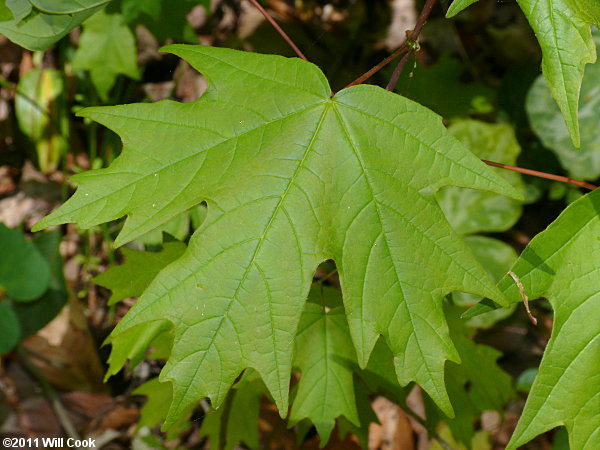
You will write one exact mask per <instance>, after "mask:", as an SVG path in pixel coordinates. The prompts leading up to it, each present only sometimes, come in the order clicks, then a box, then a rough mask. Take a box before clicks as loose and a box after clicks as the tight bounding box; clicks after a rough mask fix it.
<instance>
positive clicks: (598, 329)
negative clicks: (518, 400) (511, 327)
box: [499, 189, 600, 449]
mask: <svg viewBox="0 0 600 450" xmlns="http://www.w3.org/2000/svg"><path fill="white" fill-rule="evenodd" d="M599 255H600V189H596V191H594V192H592V193H590V194H587V195H586V196H584V197H582V198H580V199H579V200H577V201H576V202H574V203H572V204H571V205H570V206H569V207H568V208H567V209H566V210H565V211H563V213H562V214H561V215H560V216H559V218H558V219H556V220H555V221H554V222H553V223H552V224H551V225H550V226H549V227H548V228H547V229H546V230H545V231H544V232H542V233H540V234H539V235H537V236H536V237H535V238H534V239H533V240H532V241H531V242H530V243H529V245H528V246H527V248H525V250H524V251H523V253H522V254H521V256H520V257H519V259H518V261H517V262H516V263H515V265H514V266H513V268H512V271H513V272H514V273H516V274H517V275H518V276H519V278H520V280H521V283H522V284H523V287H524V289H525V293H526V294H527V295H528V296H529V298H531V299H535V298H538V297H542V296H543V297H546V298H547V299H548V300H549V301H550V303H551V304H552V308H553V309H554V325H553V327H552V335H551V337H550V341H549V342H548V346H547V347H546V350H545V352H544V357H543V358H542V363H541V364H540V368H539V372H538V375H537V377H536V379H535V382H534V383H533V386H532V388H531V391H530V393H529V397H528V398H527V403H526V404H525V409H524V411H523V414H522V416H521V418H520V419H519V423H518V425H517V428H516V430H515V432H514V434H513V437H512V439H511V441H510V442H509V444H508V447H507V448H508V449H516V448H518V447H520V446H522V445H524V444H526V443H527V442H528V441H530V440H531V439H533V438H534V437H535V436H537V435H538V434H542V433H544V432H546V431H548V430H551V429H553V428H555V427H558V426H561V425H564V426H565V427H566V428H567V430H568V432H569V444H570V448H574V449H575V448H577V449H579V448H581V449H583V448H586V449H587V448H590V449H592V448H600V431H599V430H600V415H599V414H598V411H600V375H599V374H600V265H599V264H598V256H599ZM499 286H500V288H501V289H502V290H503V291H504V292H505V293H506V295H507V296H508V297H509V298H510V299H511V300H512V301H513V302H519V301H521V295H520V293H519V289H518V287H517V286H516V285H515V283H514V281H513V280H512V279H511V278H509V277H508V276H507V277H505V278H504V279H502V280H501V281H500V283H499ZM573 393H577V395H574V394H573Z"/></svg>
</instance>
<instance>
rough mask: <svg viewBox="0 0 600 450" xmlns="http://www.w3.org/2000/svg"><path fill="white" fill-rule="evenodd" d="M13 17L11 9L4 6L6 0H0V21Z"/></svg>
mask: <svg viewBox="0 0 600 450" xmlns="http://www.w3.org/2000/svg"><path fill="white" fill-rule="evenodd" d="M13 18H14V16H13V13H12V11H11V10H10V8H9V7H8V6H6V0H0V22H5V21H7V20H12V19H13Z"/></svg>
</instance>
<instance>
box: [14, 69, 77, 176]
mask: <svg viewBox="0 0 600 450" xmlns="http://www.w3.org/2000/svg"><path fill="white" fill-rule="evenodd" d="M17 89H18V93H19V95H17V97H16V100H15V112H16V116H17V121H18V123H19V128H20V129H21V131H22V132H23V134H25V136H27V137H28V138H29V140H30V141H31V143H32V144H33V146H34V148H35V155H36V156H35V158H34V161H36V162H37V165H38V167H39V168H40V170H41V171H42V172H44V173H51V172H54V171H55V170H56V169H57V168H58V167H59V164H60V161H61V158H62V157H63V156H64V154H65V153H66V151H67V148H68V142H67V139H66V136H67V134H68V121H67V115H66V106H65V101H66V100H65V88H64V82H63V74H61V72H59V71H58V70H55V69H32V70H30V71H29V72H27V73H26V74H25V75H23V76H22V77H21V79H20V80H19V84H18V86H17Z"/></svg>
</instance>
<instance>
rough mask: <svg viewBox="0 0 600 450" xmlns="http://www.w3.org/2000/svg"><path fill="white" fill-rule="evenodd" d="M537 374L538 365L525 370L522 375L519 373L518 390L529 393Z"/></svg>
mask: <svg viewBox="0 0 600 450" xmlns="http://www.w3.org/2000/svg"><path fill="white" fill-rule="evenodd" d="M537 374H538V369H537V367H534V368H531V369H526V370H524V371H523V372H522V373H521V375H519V378H517V390H518V391H521V392H527V393H528V392H529V391H531V386H533V382H534V380H535V377H536V376H537Z"/></svg>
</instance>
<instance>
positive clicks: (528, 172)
mask: <svg viewBox="0 0 600 450" xmlns="http://www.w3.org/2000/svg"><path fill="white" fill-rule="evenodd" d="M481 161H483V162H484V163H486V164H487V165H488V166H493V167H499V168H500V169H506V170H512V171H513V172H519V173H523V174H525V175H531V176H534V177H538V178H546V179H547V180H554V181H560V182H561V183H569V184H574V185H575V186H579V187H582V188H586V189H589V190H590V191H593V190H594V189H596V188H597V187H598V186H596V185H593V184H591V183H586V182H585V181H579V180H574V179H572V178H568V177H563V176H562V175H554V174H551V173H546V172H540V171H539V170H533V169H524V168H522V167H516V166H509V165H508V164H502V163H497V162H494V161H487V160H485V159H482V160H481Z"/></svg>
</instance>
